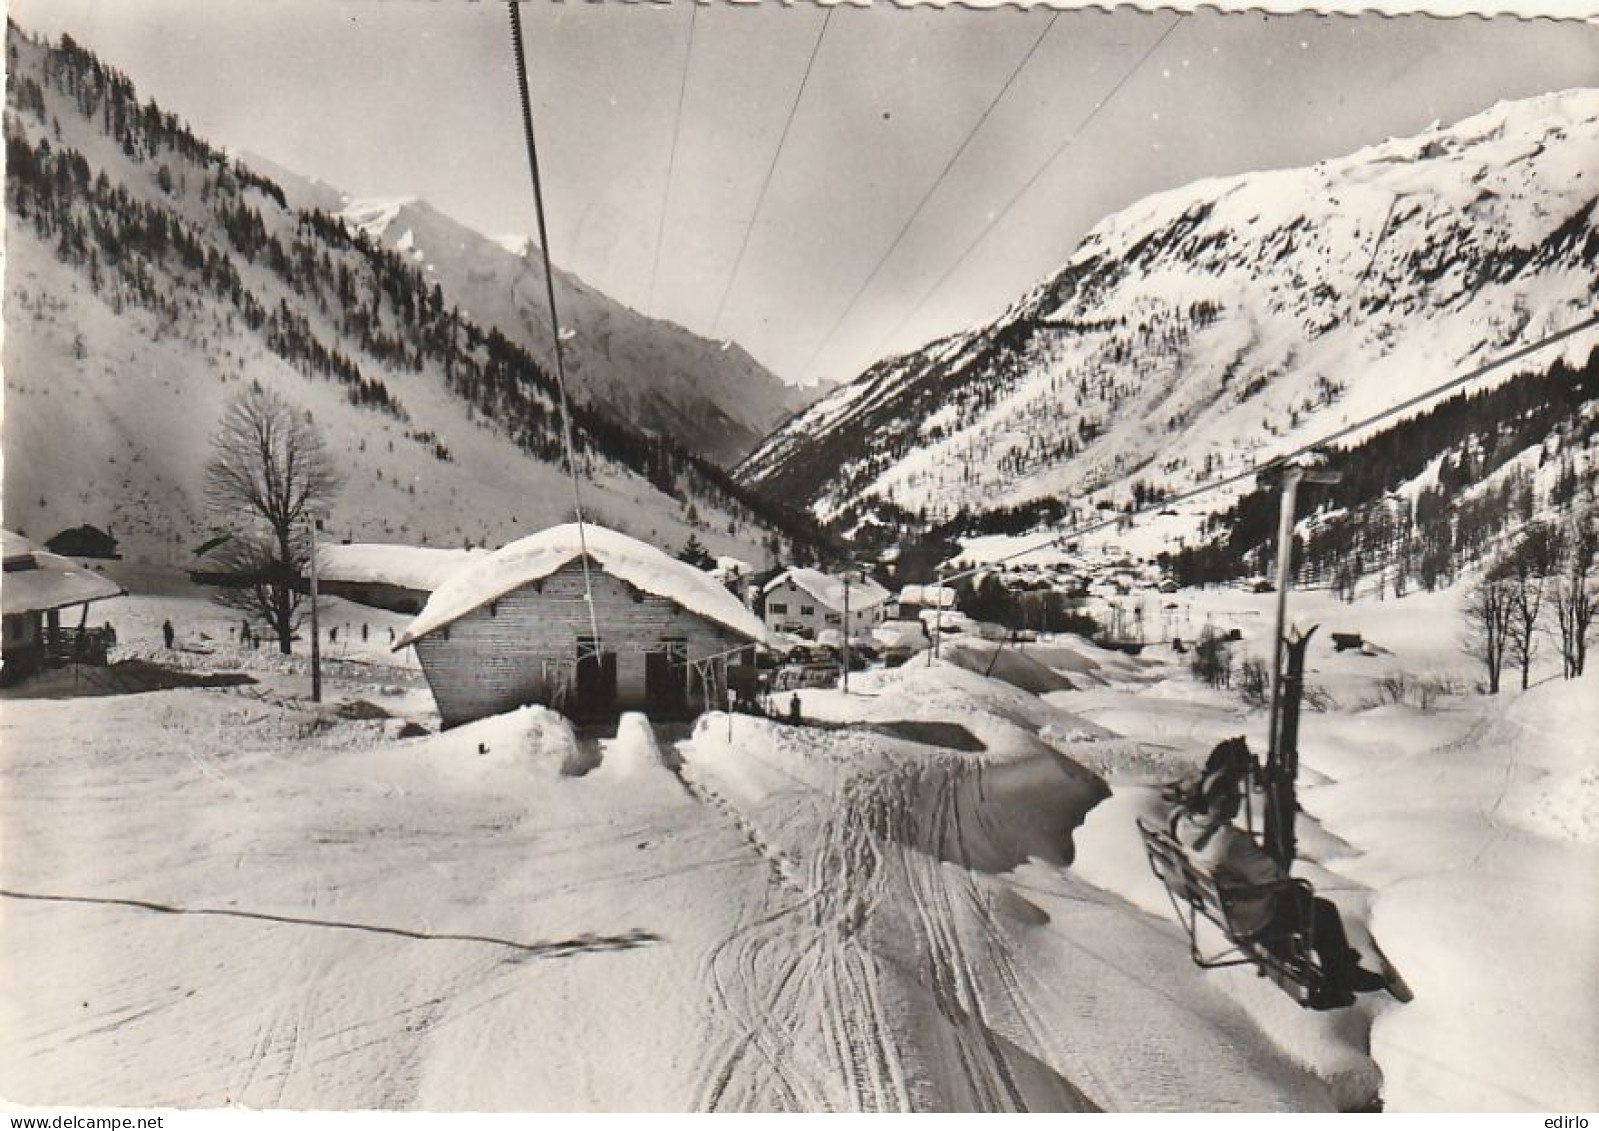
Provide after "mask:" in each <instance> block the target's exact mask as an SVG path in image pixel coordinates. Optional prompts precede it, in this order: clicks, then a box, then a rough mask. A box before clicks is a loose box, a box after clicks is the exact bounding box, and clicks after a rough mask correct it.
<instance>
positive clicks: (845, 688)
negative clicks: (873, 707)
mask: <svg viewBox="0 0 1599 1131" xmlns="http://www.w3.org/2000/svg"><path fill="white" fill-rule="evenodd" d="M850 572H851V571H850V570H847V569H846V570H845V571H844V639H843V641H842V643H843V645H844V648H843V652H842V655H843V657H844V675H843V678H842V680H841V681H840V683H839V686H840V687H841V688H842V689H843V692H844V694H845V695H848V694H849V575H850Z"/></svg>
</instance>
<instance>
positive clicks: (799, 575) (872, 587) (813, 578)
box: [761, 566, 889, 612]
mask: <svg viewBox="0 0 1599 1131" xmlns="http://www.w3.org/2000/svg"><path fill="white" fill-rule="evenodd" d="M785 581H792V582H793V583H794V585H795V586H796V587H797V588H800V589H803V590H805V592H807V593H809V594H810V595H811V596H812V597H815V598H816V599H817V600H818V601H820V602H821V603H822V604H824V605H826V606H827V607H828V608H830V609H837V610H838V611H840V612H842V611H843V609H844V581H843V579H842V578H838V577H833V576H832V575H830V574H826V573H823V572H822V571H821V570H819V569H809V568H807V567H805V566H791V567H790V568H788V569H785V570H784V571H783V572H782V573H780V574H778V575H777V576H776V577H774V578H772V580H770V581H768V582H767V583H766V587H765V588H764V589H762V590H761V592H762V593H763V594H764V593H770V592H771V591H772V590H773V589H776V588H777V587H778V586H780V585H782V584H783V583H784V582H785ZM888 598H889V593H888V590H887V589H884V588H883V587H882V586H881V585H879V584H877V582H875V581H873V580H872V579H871V578H869V577H867V578H864V579H863V580H861V581H851V582H850V583H849V606H850V609H851V611H854V610H856V609H868V608H871V607H872V606H873V605H880V604H882V603H883V602H884V601H886V600H888Z"/></svg>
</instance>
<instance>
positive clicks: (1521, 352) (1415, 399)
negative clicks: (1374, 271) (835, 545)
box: [944, 314, 1599, 581]
mask: <svg viewBox="0 0 1599 1131" xmlns="http://www.w3.org/2000/svg"><path fill="white" fill-rule="evenodd" d="M1595 327H1599V314H1594V315H1590V316H1589V317H1587V318H1585V319H1583V320H1582V321H1581V322H1578V323H1576V324H1574V325H1571V326H1567V327H1566V328H1565V329H1564V330H1557V331H1555V332H1554V333H1553V334H1549V335H1546V336H1545V337H1542V338H1539V339H1538V340H1537V341H1535V342H1532V343H1530V344H1528V345H1525V346H1522V347H1521V348H1520V349H1517V350H1512V351H1511V352H1510V353H1507V354H1505V355H1503V356H1502V357H1496V358H1494V359H1493V360H1492V361H1488V362H1485V363H1483V364H1482V365H1480V366H1478V367H1477V368H1476V369H1473V370H1471V371H1470V372H1469V373H1464V374H1462V375H1461V376H1459V377H1454V378H1451V379H1450V380H1448V381H1445V382H1443V383H1442V384H1439V385H1434V386H1432V387H1431V388H1429V389H1426V390H1423V391H1422V392H1420V393H1417V394H1416V395H1415V396H1412V397H1407V398H1405V399H1404V400H1402V401H1400V402H1399V403H1398V404H1394V405H1390V406H1389V407H1388V408H1385V409H1383V410H1382V411H1381V412H1376V413H1373V414H1372V415H1370V416H1368V417H1365V418H1364V419H1361V420H1357V421H1355V422H1354V423H1353V424H1346V425H1344V426H1343V427H1342V428H1339V429H1337V430H1335V431H1333V432H1330V433H1328V434H1327V435H1325V436H1323V437H1321V438H1320V439H1318V440H1312V441H1311V442H1310V443H1308V444H1302V445H1300V446H1299V447H1297V448H1294V449H1293V450H1292V451H1288V452H1284V453H1283V454H1281V455H1277V456H1273V457H1272V458H1271V459H1269V460H1266V461H1265V462H1263V463H1258V464H1251V465H1250V466H1249V467H1246V468H1244V470H1242V471H1239V472H1235V473H1234V474H1232V475H1228V476H1224V477H1223V478H1221V479H1216V480H1212V481H1211V482H1209V483H1202V484H1200V485H1199V486H1197V487H1191V488H1189V489H1188V490H1186V491H1181V492H1179V493H1177V494H1175V495H1168V496H1166V497H1164V498H1162V499H1158V500H1154V501H1152V502H1150V503H1147V504H1145V505H1144V506H1141V507H1135V508H1134V509H1133V510H1131V511H1124V512H1122V513H1121V514H1118V515H1117V516H1116V517H1115V518H1107V519H1101V520H1100V521H1098V522H1091V523H1088V524H1086V525H1084V526H1076V527H1072V528H1071V529H1069V530H1064V531H1062V532H1061V533H1059V534H1056V535H1053V536H1051V537H1050V538H1048V539H1047V540H1046V541H1044V542H1041V543H1039V544H1038V545H1036V546H1029V547H1027V548H1026V549H1023V550H1016V551H1014V552H1013V553H1009V554H1005V555H1003V556H1001V557H998V558H995V559H993V560H992V561H989V562H985V563H984V564H983V565H981V566H974V567H972V568H971V569H968V570H964V571H962V572H960V573H956V574H951V575H950V576H949V577H946V578H945V579H944V580H945V581H959V580H961V579H962V578H966V577H970V576H972V575H973V574H977V573H981V572H983V571H984V570H988V569H992V568H994V567H995V566H999V565H1004V564H1005V563H1006V562H1009V561H1014V560H1015V559H1017V558H1021V557H1025V556H1027V555H1028V554H1036V553H1038V552H1040V551H1042V550H1047V549H1053V548H1055V547H1058V546H1060V545H1061V544H1062V543H1064V542H1066V541H1068V540H1070V539H1072V538H1081V537H1083V536H1084V535H1086V534H1095V533H1098V532H1099V531H1101V530H1105V529H1108V528H1110V527H1112V526H1118V525H1120V524H1122V523H1124V522H1130V521H1131V520H1132V519H1134V518H1136V517H1138V516H1139V515H1141V514H1146V513H1148V511H1149V510H1150V509H1151V508H1152V507H1156V506H1159V507H1161V508H1163V509H1164V508H1169V507H1171V506H1174V505H1176V504H1178V503H1186V502H1189V501H1191V500H1193V499H1197V498H1199V497H1200V496H1202V495H1208V494H1210V493H1211V492H1212V491H1219V490H1221V489H1222V488H1223V487H1231V486H1232V485H1233V484H1235V483H1240V482H1242V481H1243V480H1245V479H1251V478H1254V477H1255V476H1257V475H1259V474H1260V473H1261V472H1263V471H1266V470H1267V469H1268V468H1272V467H1276V466H1278V465H1280V464H1285V463H1288V462H1289V461H1290V460H1293V459H1297V458H1298V457H1299V456H1302V455H1304V454H1306V453H1307V452H1311V451H1314V450H1315V449H1317V448H1324V447H1326V446H1327V445H1329V444H1333V443H1336V442H1337V441H1339V440H1342V439H1343V438H1344V437H1346V436H1349V435H1351V434H1352V433H1355V432H1359V431H1361V430H1362V429H1364V428H1369V427H1370V426H1371V425H1373V424H1378V423H1381V422H1382V421H1384V420H1387V419H1388V418H1389V417H1392V416H1397V415H1399V414H1400V413H1402V412H1407V411H1409V410H1410V409H1413V408H1415V407H1416V406H1417V405H1420V404H1422V403H1424V402H1426V401H1429V400H1432V399H1433V398H1434V397H1439V396H1442V395H1443V394H1445V393H1449V392H1453V391H1454V390H1456V389H1458V388H1460V387H1461V386H1463V385H1469V384H1470V383H1471V382H1473V381H1477V380H1480V379H1481V378H1483V377H1486V376H1487V375H1488V374H1489V373H1492V372H1493V371H1494V370H1496V369H1503V368H1504V367H1505V366H1507V365H1511V364H1514V363H1515V362H1517V361H1520V360H1522V359H1523V358H1525V357H1528V356H1529V355H1531V354H1534V353H1537V352H1538V351H1539V350H1543V349H1547V348H1548V347H1549V346H1552V345H1554V344H1555V343H1556V342H1562V341H1565V340H1566V339H1567V338H1570V337H1574V336H1575V335H1577V334H1580V333H1582V332H1583V331H1585V330H1591V329H1593V328H1595Z"/></svg>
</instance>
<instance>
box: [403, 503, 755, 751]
mask: <svg viewBox="0 0 1599 1131" xmlns="http://www.w3.org/2000/svg"><path fill="white" fill-rule="evenodd" d="M585 555H586V559H587V566H588V568H587V570H586V571H585V568H584V564H585ZM585 573H586V576H585ZM590 593H592V596H593V615H592V617H591V616H590V613H589V604H588V600H587V597H588V595H589V594H590ZM596 629H597V631H596ZM766 640H767V633H766V629H765V626H764V625H762V624H761V621H760V619H759V618H758V617H756V616H755V614H754V613H752V612H750V611H749V610H748V609H746V608H745V607H744V606H743V605H742V604H740V603H739V601H738V599H737V598H735V597H734V596H733V595H732V594H730V593H729V592H728V591H727V590H726V589H724V588H722V586H720V585H718V584H717V583H716V581H715V580H714V579H712V578H711V577H710V576H709V575H707V574H705V573H703V572H702V571H700V570H698V569H695V568H694V567H693V566H691V565H688V564H686V563H684V562H680V561H678V560H677V559H675V558H672V557H669V556H668V555H667V554H665V553H663V552H662V551H660V550H658V549H656V548H655V547H653V546H649V545H646V544H645V543H643V542H640V541H638V540H637V539H634V538H629V537H628V536H626V535H625V534H619V533H617V532H616V531H614V530H608V529H606V528H604V527H599V526H594V525H593V524H591V523H585V524H584V525H583V526H582V527H581V529H580V528H579V527H578V525H577V524H575V523H568V524H566V525H563V526H556V527H552V528H550V529H549V530H545V531H542V532H540V533H538V534H533V535H530V536H529V537H526V538H522V539H519V540H518V541H515V542H512V543H510V544H509V545H506V546H504V547H502V548H501V549H499V550H496V551H494V552H493V553H491V554H486V555H484V556H483V557H482V558H481V559H479V560H477V561H474V562H472V563H471V564H469V565H466V566H464V567H462V568H461V569H460V570H459V571H457V572H455V573H453V574H451V575H450V576H449V578H448V579H446V580H445V582H444V583H443V584H442V585H440V586H439V587H438V588H437V589H436V590H434V592H433V595H432V596H431V597H430V598H429V599H428V602H427V604H426V606H424V607H423V609H422V612H421V613H420V614H418V616H417V618H416V620H414V621H412V622H411V624H410V625H409V626H408V627H407V628H406V630H405V632H404V634H402V635H401V637H400V638H399V640H398V641H397V642H396V643H395V648H396V649H399V648H404V647H406V646H408V645H414V646H415V648H416V654H417V658H418V659H419V660H420V661H421V664H422V671H423V674H424V675H426V676H427V681H428V685H429V686H430V687H431V688H432V689H433V698H434V700H435V702H436V703H437V704H438V708H439V715H440V717H441V719H442V721H443V724H444V725H445V726H446V727H450V726H455V725H457V724H459V723H464V722H470V721H472V720H473V719H480V718H483V717H485V716H487V715H495V714H499V713H501V712H503V711H509V710H512V709H513V708H516V707H520V706H523V705H525V704H529V703H540V704H544V705H546V706H549V707H554V708H555V709H557V710H560V711H562V712H564V713H566V714H567V715H569V716H571V717H573V718H577V719H603V718H609V717H613V716H615V715H616V714H617V713H618V712H620V711H623V710H644V711H647V712H649V713H650V714H651V715H652V716H653V717H656V718H682V717H686V716H688V715H691V714H694V713H697V712H698V711H701V710H704V709H706V708H707V707H710V706H719V705H722V704H724V703H725V702H726V695H727V687H728V686H729V682H730V679H731V680H732V681H733V682H734V683H735V684H736V683H737V682H739V680H740V679H741V678H743V677H744V676H747V675H751V674H752V672H751V671H750V670H749V669H751V668H752V667H753V664H754V649H755V646H756V645H757V644H761V643H764V642H765V641H766ZM730 669H744V670H743V671H733V672H732V673H731V675H730Z"/></svg>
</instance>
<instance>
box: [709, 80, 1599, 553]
mask: <svg viewBox="0 0 1599 1131" xmlns="http://www.w3.org/2000/svg"><path fill="white" fill-rule="evenodd" d="M1596 182H1599V90H1590V89H1582V90H1571V91H1566V92H1562V93H1556V94H1549V95H1544V96H1540V97H1537V98H1532V99H1527V100H1524V101H1520V102H1505V103H1500V104H1498V105H1496V106H1495V107H1493V108H1492V109H1490V110H1487V111H1485V112H1483V113H1481V114H1478V115H1476V116H1474V117H1472V118H1469V119H1466V120H1465V121H1463V122H1460V123H1458V124H1456V125H1453V126H1449V127H1438V128H1434V129H1431V130H1429V131H1427V132H1425V133H1423V134H1420V135H1417V136H1414V137H1409V138H1403V139H1391V140H1389V141H1386V142H1383V143H1381V144H1379V145H1375V146H1371V147H1369V148H1366V149H1363V150H1360V151H1359V152H1356V153H1354V154H1352V155H1350V156H1347V157H1343V158H1339V159H1336V160H1329V161H1324V162H1321V163H1319V164H1317V165H1314V166H1312V167H1309V168H1302V169H1289V170H1279V171H1270V172H1259V173H1249V174H1244V175H1239V176H1233V177H1226V178H1214V179H1209V180H1204V181H1199V182H1196V183H1194V184H1191V185H1187V186H1184V187H1182V188H1179V189H1175V190H1172V191H1169V192H1165V193H1161V194H1158V195H1155V196H1151V197H1149V198H1146V199H1145V200H1143V201H1141V202H1139V203H1138V204H1135V205H1133V206H1132V207H1130V208H1128V209H1126V210H1124V211H1123V212H1120V213H1118V214H1116V215H1114V216H1111V217H1109V218H1108V219H1106V220H1105V221H1103V222H1102V223H1100V224H1099V225H1098V226H1097V227H1095V228H1094V229H1093V231H1091V232H1090V233H1089V234H1088V235H1087V236H1086V237H1085V238H1084V239H1083V241H1082V242H1081V243H1080V244H1079V246H1078V248H1077V249H1076V251H1075V252H1074V254H1073V255H1072V257H1071V258H1070V260H1069V261H1068V262H1067V263H1066V264H1065V265H1064V266H1063V267H1062V269H1061V270H1060V271H1058V272H1057V273H1056V274H1054V275H1053V276H1051V277H1050V278H1048V279H1046V280H1045V281H1043V282H1042V283H1040V284H1039V285H1038V286H1036V287H1034V288H1033V289H1032V290H1031V291H1029V292H1028V293H1027V294H1025V295H1023V296H1022V297H1021V298H1019V299H1018V300H1017V301H1016V302H1015V303H1013V304H1012V305H1011V307H1010V308H1009V309H1008V310H1006V311H1005V313H1004V314H1002V315H1001V316H1000V317H999V318H997V319H996V320H994V321H993V322H991V323H989V324H988V325H985V326H979V327H975V328H973V329H971V330H969V331H966V332H964V333H961V334H956V335H953V336H950V337H948V338H945V339H942V340H940V341H936V342H933V343H931V344H929V345H928V346H926V347H924V348H923V349H921V350H918V351H915V352H912V353H909V354H905V355H902V356H898V357H893V358H888V359H885V360H884V361H882V362H880V363H878V364H877V365H875V366H873V367H872V368H871V369H869V370H867V371H866V372H865V373H864V374H862V375H861V376H860V377H859V378H857V379H856V380H855V381H854V382H852V383H851V384H849V385H847V386H845V387H844V388H842V389H840V390H838V391H837V392H836V393H834V394H833V395H831V396H829V397H827V398H826V399H824V400H823V401H821V402H819V403H817V404H816V405H814V406H812V407H811V409H809V410H808V411H807V412H805V413H803V414H801V415H800V416H798V417H796V418H795V419H794V420H793V421H791V422H790V423H789V424H788V425H787V426H786V427H785V428H783V429H782V430H780V431H779V432H777V433H776V434H774V435H773V436H771V437H770V438H768V440H767V441H766V442H765V443H764V444H763V445H762V446H761V448H760V449H759V450H757V451H756V452H755V453H754V454H753V455H752V456H751V457H750V458H749V459H748V460H747V461H746V462H745V463H744V464H743V465H742V466H741V468H740V469H739V474H740V476H741V478H743V479H744V481H745V482H747V483H750V484H751V485H753V486H755V487H757V488H759V489H761V490H764V491H768V492H770V493H771V494H773V495H774V496H775V497H782V498H792V499H796V500H804V501H806V502H808V503H809V504H810V505H811V506H812V508H813V510H814V511H815V513H816V514H817V515H818V516H820V517H822V518H824V519H828V520H835V521H838V522H840V523H841V525H843V526H846V527H849V526H853V525H854V523H855V522H856V521H858V520H859V519H860V518H861V517H864V516H867V515H870V514H873V513H876V514H880V515H886V516H888V517H890V518H892V517H893V516H894V515H896V514H899V515H903V514H905V513H906V512H908V513H909V514H910V515H911V516H913V517H917V518H922V519H925V520H926V521H929V522H936V521H940V520H948V519H950V518H952V517H954V516H957V515H961V514H966V515H972V516H978V515H981V514H984V513H987V512H992V511H995V510H998V509H1001V508H1013V507H1021V508H1025V507H1026V506H1028V505H1029V504H1032V503H1035V502H1038V501H1040V500H1051V501H1053V500H1058V503H1056V506H1057V507H1058V511H1059V513H1061V514H1063V515H1065V516H1066V517H1067V519H1068V520H1069V519H1070V517H1071V515H1072V514H1073V512H1074V511H1075V512H1076V513H1077V514H1078V515H1079V516H1085V515H1086V514H1087V513H1089V511H1090V509H1091V508H1092V506H1093V504H1094V503H1095V502H1099V501H1106V502H1109V503H1112V504H1117V505H1120V504H1122V503H1125V502H1127V501H1129V500H1130V499H1132V498H1133V496H1134V493H1135V488H1143V489H1145V490H1147V489H1149V488H1158V489H1160V490H1163V491H1166V492H1173V491H1177V490H1181V489H1183V488H1185V487H1188V486H1192V485H1195V484H1197V483H1200V482H1204V481H1207V480H1210V479H1214V478H1216V477H1218V476H1220V475H1223V474H1225V473H1227V472H1229V471H1235V470H1239V469H1242V468H1244V467H1247V466H1248V465H1249V464H1251V463H1254V462H1257V461H1259V460H1260V459H1263V458H1266V457H1268V456H1270V455H1272V454H1274V453H1275V452H1278V451H1284V450H1288V449H1290V448H1293V447H1297V446H1299V445H1300V444H1303V443H1306V442H1309V441H1311V440H1314V439H1316V438H1317V437H1319V436H1320V435H1323V434H1325V433H1327V432H1329V431H1331V430H1333V429H1334V428H1337V427H1339V426H1340V425H1343V424H1346V423H1349V422H1351V421H1355V420H1359V419H1361V418H1363V417H1365V416H1366V415H1368V414H1369V413H1370V412H1372V411H1375V410H1377V409H1380V408H1383V407H1386V406H1388V405H1390V404H1393V403H1395V402H1397V401H1399V400H1401V399H1403V398H1404V397H1406V396H1408V395H1410V394H1412V393H1415V392H1418V391H1421V390H1423V389H1425V388H1428V387H1430V386H1432V385H1435V384H1437V383H1439V382H1441V381H1444V380H1447V379H1449V378H1451V377H1454V376H1457V375H1458V374H1460V373H1461V372H1464V371H1465V370H1467V369H1469V368H1471V367H1472V366H1473V365H1475V364H1480V363H1481V362H1483V361H1485V360H1488V359H1490V358H1492V357H1494V356H1497V355H1499V354H1502V353H1505V352H1507V351H1509V350H1510V349H1513V348H1515V347H1516V346H1519V345H1521V344H1523V343H1526V342H1530V341H1533V340H1536V339H1537V338H1538V337H1540V336H1542V335H1545V334H1548V333H1551V332H1554V331H1557V330H1560V329H1562V328H1563V327H1565V326H1568V325H1571V324H1573V323H1575V322H1577V321H1580V320H1581V319H1582V318H1584V317H1587V316H1589V315H1591V314H1592V313H1593V312H1594V310H1595V308H1596V301H1595V300H1596V298H1599V211H1596V207H1595V205H1596V198H1599V183H1596ZM1594 338H1595V336H1594V335H1581V336H1578V337H1576V338H1573V339H1571V340H1570V341H1568V342H1567V343H1566V344H1565V346H1564V347H1563V348H1562V350H1560V351H1556V350H1550V351H1545V352H1544V353H1543V354H1539V355H1536V356H1534V357H1532V358H1529V359H1528V360H1527V361H1526V362H1523V363H1521V364H1520V365H1519V366H1517V367H1512V368H1509V369H1507V370H1505V371H1504V373H1503V375H1504V376H1508V375H1510V374H1511V373H1514V372H1517V371H1533V370H1539V371H1541V370H1543V369H1545V368H1547V366H1548V365H1549V364H1550V363H1551V362H1552V361H1553V360H1554V358H1555V357H1560V356H1564V357H1566V358H1567V359H1568V360H1569V361H1572V362H1573V363H1575V362H1577V361H1579V360H1580V359H1581V358H1582V357H1584V356H1585V355H1586V353H1587V351H1588V350H1589V349H1591V348H1592V346H1593V344H1594Z"/></svg>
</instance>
